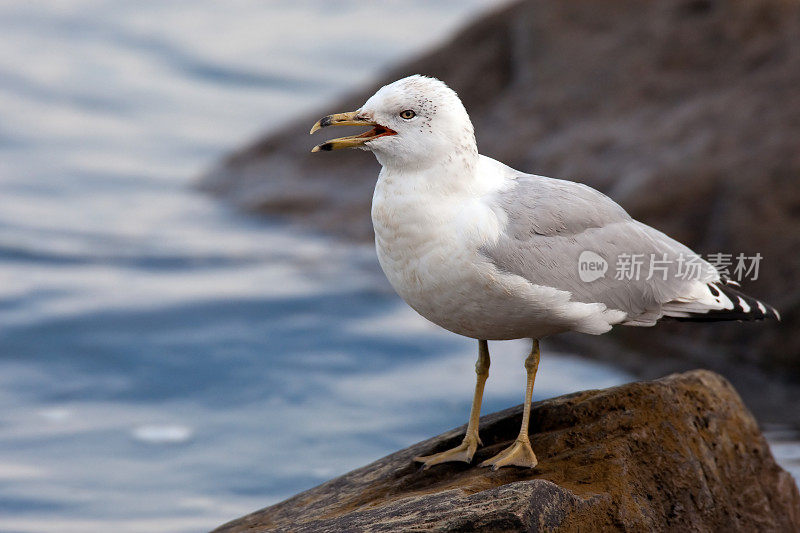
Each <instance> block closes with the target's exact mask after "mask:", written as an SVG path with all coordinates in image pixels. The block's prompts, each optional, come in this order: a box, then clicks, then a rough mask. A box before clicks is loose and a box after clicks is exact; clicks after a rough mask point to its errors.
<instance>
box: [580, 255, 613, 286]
mask: <svg viewBox="0 0 800 533" xmlns="http://www.w3.org/2000/svg"><path fill="white" fill-rule="evenodd" d="M606 271H608V262H607V261H606V260H605V259H603V258H602V257H600V256H599V255H598V254H596V253H594V252H592V251H591V250H584V251H583V252H581V255H580V257H578V277H580V278H581V281H583V282H585V283H590V282H592V281H595V280H597V279H600V278H602V277H605V275H606Z"/></svg>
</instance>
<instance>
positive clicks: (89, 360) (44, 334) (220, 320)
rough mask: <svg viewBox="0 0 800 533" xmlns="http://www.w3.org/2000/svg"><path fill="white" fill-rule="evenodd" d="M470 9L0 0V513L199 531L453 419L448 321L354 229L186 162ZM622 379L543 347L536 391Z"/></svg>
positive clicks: (456, 351)
mask: <svg viewBox="0 0 800 533" xmlns="http://www.w3.org/2000/svg"><path fill="white" fill-rule="evenodd" d="M278 6H279V7H278ZM485 6H486V3H485V2H479V1H477V0H471V1H455V0H453V1H447V2H439V3H436V4H434V3H429V2H425V1H422V0H418V1H413V2H402V3H401V2H394V1H391V2H382V3H370V4H367V3H364V2H356V1H352V2H341V1H337V2H325V3H319V2H310V1H295V2H292V3H281V4H277V3H269V2H261V1H229V2H211V1H208V0H193V1H191V2H189V1H174V2H157V1H144V2H121V1H108V0H106V1H102V0H99V1H89V0H86V1H63V2H58V3H42V2H14V3H12V2H4V3H0V41H2V46H0V117H2V120H0V407H1V408H0V530H3V531H44V530H56V531H60V532H69V531H76V532H77V531H80V532H88V531H203V530H207V529H210V528H211V527H213V526H215V525H217V524H219V523H220V522H222V521H225V520H228V519H231V518H234V517H236V516H238V515H240V514H242V513H245V512H248V511H251V510H254V509H256V508H259V507H262V506H264V505H266V504H268V503H271V502H275V501H278V500H280V499H282V498H284V497H286V496H288V495H290V494H292V493H295V492H297V491H299V490H302V489H304V488H308V487H310V486H313V485H315V484H317V483H319V482H321V481H323V480H325V479H328V478H330V477H332V476H334V475H336V474H339V473H342V472H345V471H347V470H349V469H351V468H353V467H356V466H359V465H362V464H364V463H366V462H368V461H370V460H373V459H376V458H378V457H380V456H382V455H384V454H386V453H389V452H391V451H393V450H395V449H397V448H400V447H403V446H405V445H408V444H410V443H412V442H415V441H417V440H419V439H422V438H425V437H428V436H430V435H432V434H436V433H439V432H441V431H444V430H446V429H449V428H450V427H453V426H455V425H458V424H461V423H463V422H464V421H465V417H466V414H467V411H468V406H469V401H470V399H471V392H472V386H473V379H474V377H473V376H474V374H473V370H472V365H473V358H474V355H475V353H474V352H475V346H474V345H473V342H471V341H468V340H466V339H460V338H457V337H455V336H453V335H450V334H446V333H444V332H442V331H440V330H438V329H437V328H435V327H433V326H431V325H430V324H428V323H426V322H425V321H423V320H422V319H420V318H419V317H417V316H416V315H415V314H414V313H413V312H412V311H410V310H409V309H408V308H406V307H405V306H404V305H403V304H402V303H401V302H399V301H398V299H397V297H395V296H394V295H393V294H392V293H391V292H390V291H388V290H387V287H386V284H385V282H384V281H383V280H382V278H380V277H376V276H375V274H374V261H375V259H374V255H373V252H372V250H371V249H369V248H368V247H363V248H362V247H346V246H343V245H341V244H336V243H333V242H331V241H330V240H328V239H326V238H323V237H320V236H314V235H308V234H299V233H297V232H294V231H290V230H287V229H285V228H283V227H281V226H279V225H270V224H266V223H264V222H263V221H261V220H253V219H250V218H247V217H246V216H243V215H239V214H235V213H231V212H229V211H227V210H226V209H225V208H224V207H222V206H220V205H218V204H217V203H216V202H215V201H214V200H212V199H209V198H206V197H204V196H202V195H201V194H199V193H197V192H196V191H194V190H193V189H192V188H191V180H192V179H193V177H194V176H196V175H198V174H199V173H200V172H201V171H202V169H204V168H205V167H206V166H207V165H209V164H210V163H211V162H213V161H214V160H215V159H216V158H217V157H219V156H220V155H221V154H222V153H224V152H225V151H226V150H229V149H231V148H233V147H236V146H238V145H239V144H240V143H241V142H243V141H245V140H248V139H250V138H251V137H252V136H253V135H255V134H256V133H257V132H258V131H259V130H261V129H264V128H275V127H279V125H280V123H281V122H282V121H284V120H286V119H288V118H289V117H291V116H293V115H294V114H296V113H297V112H303V111H307V110H308V109H310V108H312V107H315V106H318V105H320V104H321V103H323V102H324V101H326V100H328V99H330V98H332V97H333V96H334V95H335V94H337V93H338V92H341V91H343V90H345V89H347V88H350V87H355V86H357V85H358V84H359V83H362V82H364V81H365V80H367V79H369V77H370V76H372V75H374V74H375V72H376V71H377V70H378V69H379V68H381V67H382V66H384V65H387V64H389V63H390V62H391V61H393V60H395V59H397V58H399V57H402V56H403V55H406V54H409V53H414V52H416V51H418V50H421V49H423V48H424V47H425V46H427V45H430V44H431V43H432V42H435V40H436V39H437V38H442V37H443V36H444V35H446V34H447V33H448V32H449V31H450V30H451V29H453V28H455V27H457V26H458V25H459V24H461V23H463V21H465V20H466V18H468V17H469V16H471V15H474V14H475V13H476V12H478V11H479V10H480V9H483V8H485ZM410 25H411V26H413V29H414V31H409V26H410ZM351 27H357V31H348V30H347V28H351ZM343 29H344V30H343ZM434 36H437V37H434ZM343 73H346V75H345V74H343ZM365 157H367V156H366V155H365ZM492 349H493V355H494V356H495V357H494V358H493V367H492V377H491V379H490V381H489V383H488V385H487V391H486V403H485V409H486V410H487V412H488V411H491V410H496V409H500V408H503V407H507V406H509V405H512V404H516V403H519V401H520V400H521V396H522V392H523V379H524V373H523V372H522V368H521V359H522V355H523V353H524V351H525V349H526V346H525V345H522V344H519V343H495V344H494V345H493V346H492ZM628 379H630V377H629V376H627V375H625V374H624V373H622V372H619V371H616V370H614V369H611V368H608V367H606V366H602V365H598V364H595V363H591V362H587V361H584V360H581V359H578V358H575V357H571V356H568V355H558V354H554V353H547V352H546V354H545V356H544V358H543V361H542V367H541V370H540V378H539V379H538V383H537V390H536V396H537V397H540V398H541V397H544V396H550V395H556V394H560V393H563V392H566V391H572V390H576V389H581V388H589V387H604V386H608V385H612V384H615V383H620V382H622V381H626V380H628Z"/></svg>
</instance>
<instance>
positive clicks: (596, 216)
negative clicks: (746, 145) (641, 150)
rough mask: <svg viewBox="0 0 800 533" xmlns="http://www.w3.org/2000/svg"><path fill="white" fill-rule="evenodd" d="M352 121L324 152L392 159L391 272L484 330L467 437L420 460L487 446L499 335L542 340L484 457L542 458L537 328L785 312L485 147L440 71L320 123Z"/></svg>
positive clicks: (382, 218)
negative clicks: (521, 398) (506, 440)
mask: <svg viewBox="0 0 800 533" xmlns="http://www.w3.org/2000/svg"><path fill="white" fill-rule="evenodd" d="M354 125H363V126H373V128H372V129H371V130H369V131H367V132H365V133H363V134H361V135H355V136H352V137H342V138H339V139H333V140H330V141H328V142H325V143H323V144H320V145H318V146H316V147H314V149H313V150H312V151H313V152H317V151H328V150H338V149H341V148H361V149H365V150H370V151H372V153H373V154H375V157H376V158H377V159H378V162H379V163H380V164H381V166H382V169H381V171H380V174H379V176H378V182H377V185H376V186H375V193H374V196H373V200H372V222H373V225H374V228H375V245H376V248H377V252H378V259H379V261H380V264H381V267H382V268H383V271H384V272H385V273H386V277H387V278H388V279H389V282H390V283H391V284H392V286H393V287H394V289H395V290H396V291H397V293H398V294H399V295H400V296H401V297H402V298H403V299H404V300H405V301H406V302H407V303H408V304H409V305H410V306H411V307H412V308H414V309H415V310H416V311H417V312H418V313H419V314H421V315H422V316H424V317H425V318H427V319H428V320H430V321H432V322H434V323H435V324H438V325H439V326H441V327H443V328H446V329H448V330H450V331H452V332H454V333H458V334H460V335H464V336H467V337H472V338H475V339H478V361H477V363H476V365H475V371H476V373H477V376H478V377H477V383H476V386H475V395H474V398H473V402H472V409H471V412H470V417H469V423H468V425H467V430H466V435H465V437H464V440H463V442H462V443H461V444H460V445H459V446H457V447H455V448H453V449H451V450H448V451H445V452H442V453H437V454H434V455H430V456H426V457H417V458H415V460H417V461H420V462H423V463H424V466H425V468H428V467H430V466H432V465H435V464H438V463H443V462H446V461H466V462H470V461H471V460H472V456H473V454H474V453H475V450H476V449H477V447H478V445H480V444H481V441H480V438H479V436H478V419H479V416H480V406H481V399H482V396H483V387H484V384H485V382H486V379H487V377H488V375H489V349H488V344H487V341H489V340H506V339H520V338H530V339H533V348H532V349H531V352H530V354H529V355H528V357H527V358H526V360H525V369H526V371H527V388H526V391H525V403H524V409H523V417H522V427H521V428H520V432H519V436H518V437H517V439H516V441H515V442H514V444H512V445H511V446H509V447H508V448H507V449H505V450H504V451H502V452H501V453H499V454H498V455H496V456H494V457H492V458H491V459H488V460H487V461H484V462H483V463H481V466H492V467H493V468H494V469H496V468H499V467H501V466H506V465H516V466H522V467H531V468H532V467H534V466H536V464H537V459H536V455H535V454H534V453H533V449H532V448H531V444H530V440H529V438H528V422H529V417H530V405H531V397H532V393H533V383H534V379H535V377H536V370H537V368H538V365H539V339H541V338H543V337H546V336H548V335H554V334H557V333H562V332H566V331H578V332H582V333H591V334H595V335H597V334H601V333H605V332H607V331H608V330H610V329H611V327H612V326H613V325H615V324H621V325H628V326H652V325H654V324H655V323H656V322H657V321H659V320H660V319H662V318H673V319H678V320H700V321H707V320H760V319H764V318H768V317H769V318H776V319H777V318H779V316H778V313H777V311H775V310H774V309H773V308H772V307H770V306H768V305H766V304H764V303H762V302H760V301H758V300H756V299H754V298H751V297H749V296H747V295H745V294H743V293H741V292H740V291H739V290H738V289H737V287H738V284H737V283H735V282H733V281H731V280H729V279H726V278H725V277H724V276H722V275H721V274H720V272H719V271H718V269H717V268H715V267H714V266H713V265H712V264H711V263H709V262H707V261H704V260H703V259H701V258H700V257H699V256H698V255H697V254H695V253H694V252H692V250H690V249H689V248H687V247H686V246H684V245H682V244H680V243H679V242H677V241H675V240H673V239H671V238H670V237H668V236H666V235H665V234H663V233H661V232H660V231H658V230H655V229H653V228H651V227H649V226H647V225H645V224H642V223H641V222H638V221H636V220H634V219H632V218H631V217H630V216H629V215H628V213H626V212H625V210H624V209H622V207H620V206H619V205H617V204H616V203H615V202H614V201H613V200H611V199H610V198H608V197H607V196H605V195H603V194H602V193H600V192H598V191H596V190H594V189H592V188H591V187H588V186H586V185H582V184H579V183H574V182H571V181H564V180H558V179H552V178H546V177H543V176H536V175H531V174H524V173H522V172H519V171H516V170H514V169H512V168H510V167H508V166H506V165H504V164H502V163H500V162H498V161H495V160H494V159H491V158H489V157H486V156H482V155H480V154H478V148H477V145H476V143H475V135H474V131H473V127H472V122H471V121H470V119H469V115H468V114H467V111H466V109H465V108H464V106H463V104H462V103H461V100H460V99H459V98H458V96H457V95H456V93H455V92H454V91H453V90H452V89H450V88H449V87H447V85H445V84H444V83H443V82H441V81H439V80H437V79H435V78H428V77H424V76H419V75H415V76H410V77H408V78H403V79H401V80H398V81H396V82H394V83H391V84H389V85H386V86H384V87H382V88H381V89H380V90H378V92H376V93H375V94H374V95H373V96H372V97H370V98H369V99H368V100H367V102H366V103H365V104H364V105H363V106H362V107H361V108H360V109H359V110H357V111H353V112H350V113H339V114H335V115H329V116H326V117H324V118H322V119H321V120H320V121H319V122H317V123H316V124H315V125H314V127H313V128H312V129H311V133H314V132H315V131H317V130H319V129H320V128H323V127H326V126H354ZM643 260H646V262H645V261H643ZM637 261H638V263H637ZM613 265H617V266H618V267H619V266H620V265H622V266H623V267H625V268H624V269H623V271H622V272H621V275H620V272H619V271H618V272H617V273H616V275H614V274H613V273H612V272H611V271H610V266H613Z"/></svg>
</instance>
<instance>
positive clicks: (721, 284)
mask: <svg viewBox="0 0 800 533" xmlns="http://www.w3.org/2000/svg"><path fill="white" fill-rule="evenodd" d="M708 290H709V292H711V294H712V295H713V296H715V297H717V296H720V294H724V295H725V296H726V297H727V298H728V299H729V300H730V301H731V303H732V304H733V308H732V309H712V310H710V311H708V312H705V313H692V314H691V315H690V316H686V317H676V319H677V320H681V321H689V322H718V321H724V320H740V321H741V320H746V321H753V320H777V321H779V322H780V320H781V315H780V313H779V312H778V310H777V309H775V308H774V307H772V306H771V305H768V304H765V303H764V302H762V301H760V300H756V299H755V298H753V297H752V296H748V295H747V294H744V293H743V292H741V291H740V290H739V284H738V283H737V282H735V281H732V280H728V279H722V280H720V281H716V282H711V283H709V284H708Z"/></svg>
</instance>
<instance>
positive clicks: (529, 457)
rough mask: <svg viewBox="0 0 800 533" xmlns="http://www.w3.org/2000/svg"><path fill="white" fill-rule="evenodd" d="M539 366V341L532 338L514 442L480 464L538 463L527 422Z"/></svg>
mask: <svg viewBox="0 0 800 533" xmlns="http://www.w3.org/2000/svg"><path fill="white" fill-rule="evenodd" d="M538 368H539V341H538V340H536V339H534V340H533V348H532V349H531V353H530V355H528V358H527V359H525V370H526V371H527V372H528V385H527V387H526V389H525V405H524V406H523V407H522V427H521V428H520V429H519V436H518V437H517V440H516V441H514V444H512V445H511V446H509V447H508V448H506V449H505V450H503V451H502V452H500V453H498V454H497V455H495V456H494V457H492V458H491V459H487V460H486V461H484V462H482V463H481V464H480V466H491V467H492V470H497V469H498V468H500V467H501V466H511V465H513V466H522V467H527V468H533V467H534V466H536V465H537V464H538V462H539V461H538V460H537V459H536V455H535V454H534V453H533V449H532V448H531V441H530V439H529V438H528V422H529V421H530V417H531V399H532V397H533V382H534V380H536V370H537V369H538Z"/></svg>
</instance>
